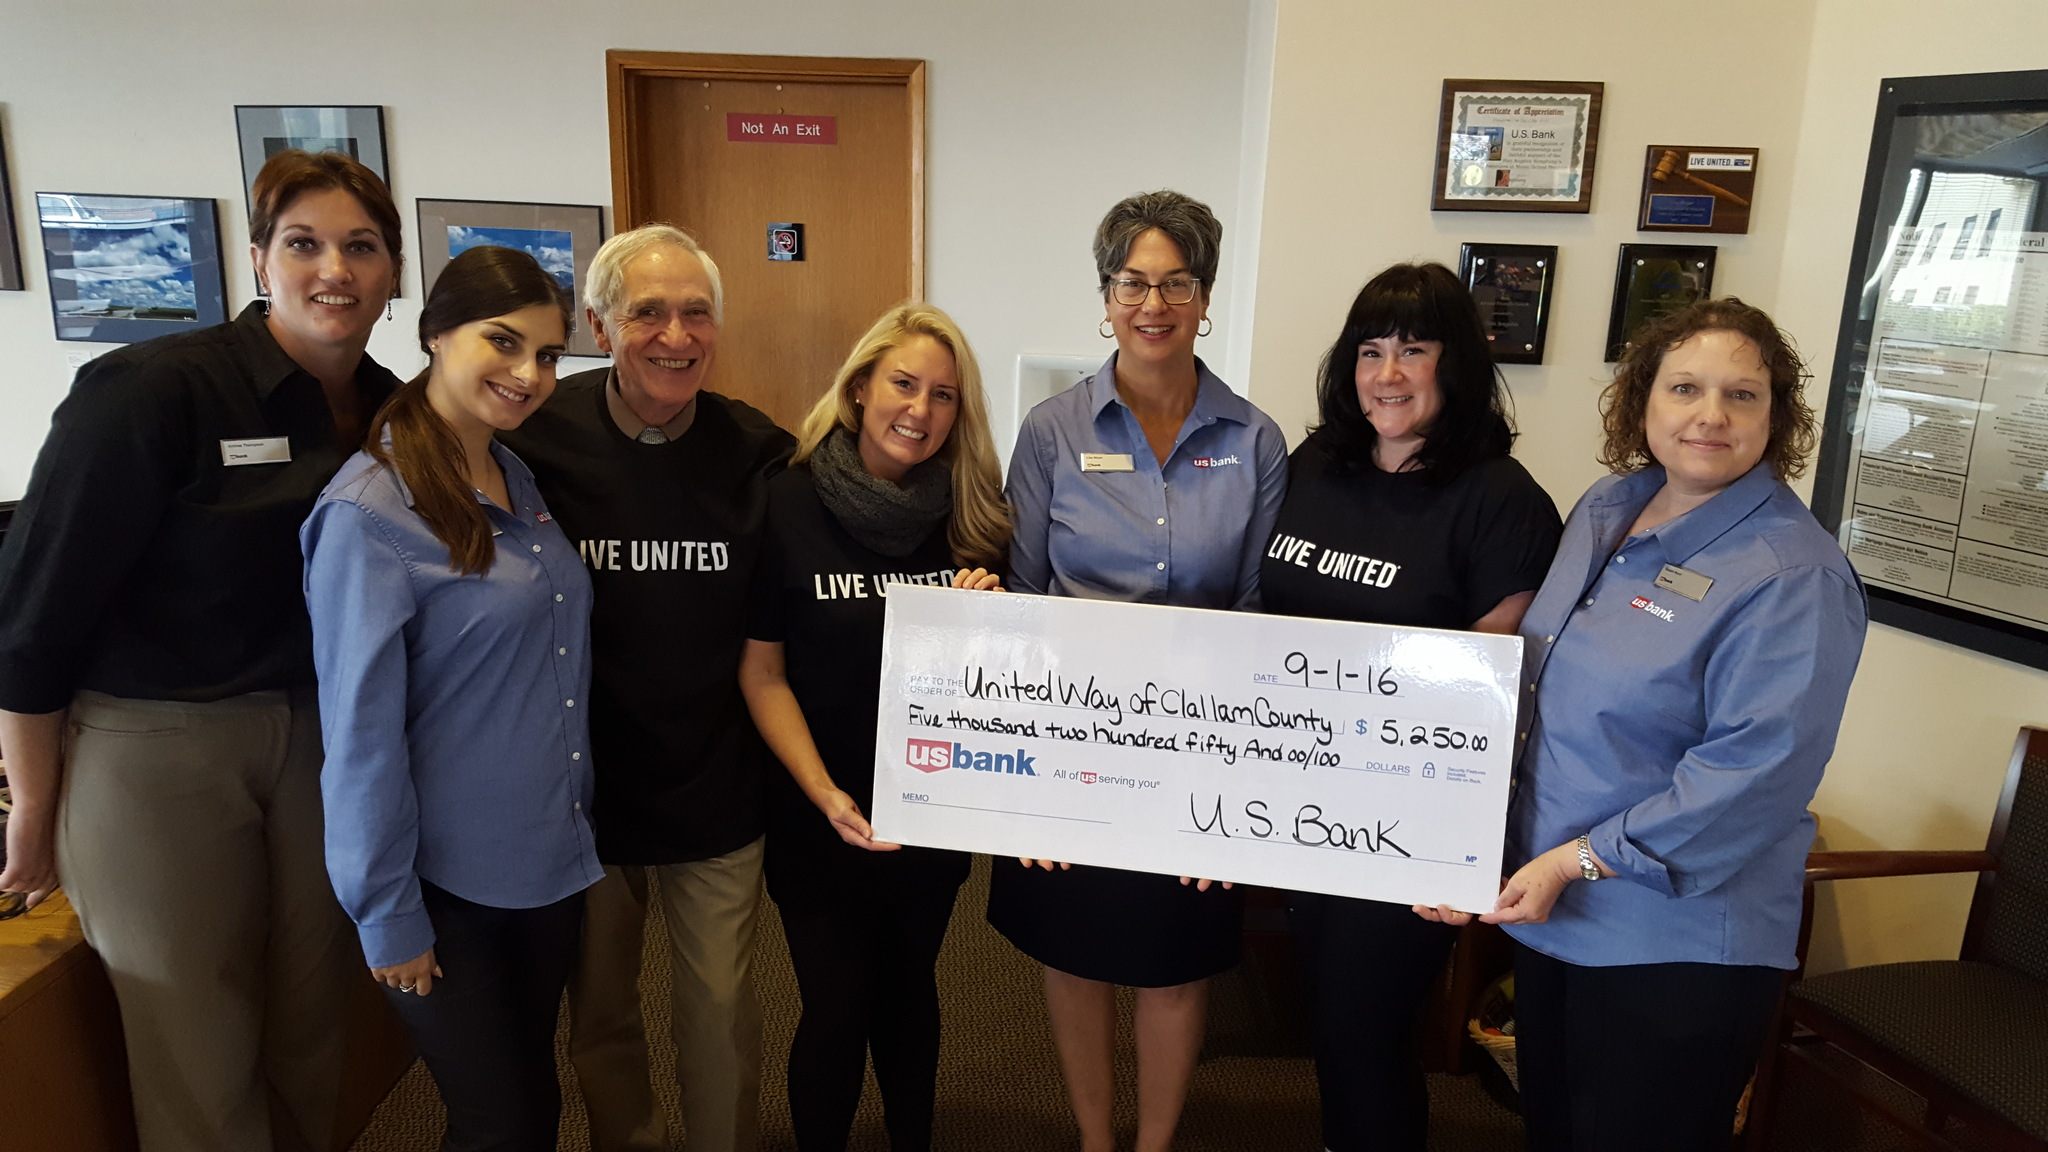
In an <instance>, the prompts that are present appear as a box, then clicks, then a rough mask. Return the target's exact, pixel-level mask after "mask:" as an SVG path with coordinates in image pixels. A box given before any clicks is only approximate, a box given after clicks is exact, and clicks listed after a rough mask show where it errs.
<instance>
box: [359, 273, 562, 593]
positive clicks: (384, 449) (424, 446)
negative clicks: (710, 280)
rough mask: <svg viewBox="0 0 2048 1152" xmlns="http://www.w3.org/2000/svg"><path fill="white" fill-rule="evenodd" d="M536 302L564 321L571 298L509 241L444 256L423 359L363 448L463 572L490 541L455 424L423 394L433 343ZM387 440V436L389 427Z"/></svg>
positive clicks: (423, 321)
mask: <svg viewBox="0 0 2048 1152" xmlns="http://www.w3.org/2000/svg"><path fill="white" fill-rule="evenodd" d="M536 304H552V305H554V306H555V307H556V308H557V309H559V310H560V311H561V313H562V327H563V329H564V330H567V328H568V326H569V298H568V296H567V295H566V294H564V293H563V292H562V289H561V287H560V286H559V285H557V284H556V283H555V278H554V277H552V276H550V275H548V274H547V273H546V272H545V271H543V270H542V269H541V266H540V265H539V263H537V262H536V261H535V260H534V258H533V257H531V256H528V255H527V254H526V253H524V252H521V251H519V250H517V249H514V248H496V247H490V246H485V247H479V248H471V249H470V250H469V251H467V252H464V253H463V254H461V255H460V256H457V257H456V258H455V259H453V260H450V261H449V262H448V266H447V267H446V268H443V269H442V270H441V277H440V279H438V280H436V281H434V290H433V291H432V292H431V293H429V294H428V295H427V305H426V307H425V308H422V309H420V351H422V352H425V353H426V354H427V366H426V368H425V369H423V370H422V371H421V372H420V374H419V375H417V376H415V377H413V378H412V379H410V380H408V381H406V382H405V383H404V384H402V385H400V386H399V388H398V391H396V392H393V393H392V394H391V399H389V400H386V401H385V402H384V407H382V408H379V409H378V410H377V415H376V416H375V417H374V418H373V419H372V420H371V421H370V435H369V438H368V441H367V442H366V443H365V444H364V445H363V449H364V450H365V451H367V452H368V453H369V454H370V455H371V456H374V457H376V459H377V462H378V463H380V464H382V465H384V466H385V467H386V468H390V469H392V470H393V471H395V472H397V473H398V477H399V479H401V480H403V481H405V486H406V488H407V489H409V490H410V491H411V492H412V506H413V511H415V512H417V513H419V516H420V519H422V520H425V521H426V522H427V527H428V528H430V529H432V530H433V533H434V537H435V539H437V540H439V541H441V543H442V544H445V545H447V547H448V559H449V561H450V562H451V563H453V564H454V566H455V570H456V571H458V572H460V573H462V574H463V575H466V576H467V575H481V574H482V573H485V572H488V571H490V570H491V557H492V556H493V555H494V546H493V545H492V544H491V523H490V521H489V520H488V519H486V518H485V517H484V509H483V505H481V504H479V503H477V499H476V489H475V487H474V486H473V485H471V484H470V482H469V476H468V474H467V473H466V472H465V471H464V467H463V465H464V461H463V456H462V444H461V442H460V441H458V440H457V439H456V438H455V430H454V429H453V428H450V427H449V426H448V422H447V421H446V420H443V419H442V418H441V414H440V413H438V412H436V411H434V406H433V405H432V404H431V403H429V402H428V401H427V381H428V380H429V379H431V378H432V377H433V375H434V361H433V355H434V353H433V348H432V347H431V344H432V342H433V341H434V340H435V339H436V338H438V337H440V336H441V335H442V334H443V333H446V332H452V331H454V330H455V329H457V328H460V327H462V326H463V325H464V324H473V323H475V322H476V321H478V320H488V319H490V318H491V317H493V316H503V315H505V314H507V313H510V312H517V311H519V310H520V309H522V308H531V307H533V306H534V305H536ZM387 430H388V431H389V432H390V435H391V443H390V444H389V445H386V444H385V443H384V435H385V432H386V431H387Z"/></svg>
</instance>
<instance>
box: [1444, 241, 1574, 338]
mask: <svg viewBox="0 0 2048 1152" xmlns="http://www.w3.org/2000/svg"><path fill="white" fill-rule="evenodd" d="M1556 277H1557V247H1556V245H1552V244H1467V245H1465V246H1464V247H1463V249H1462V250H1461V251H1460V252H1459V254H1458V279H1460V280H1462V281H1464V282H1465V287H1466V289H1467V290H1469V291H1470V292H1471V293H1472V302H1473V303H1474V304H1476V305H1478V307H1479V319H1480V321H1481V322H1482V323H1484V324H1485V325H1486V345H1487V348H1488V349H1489V350H1490V351H1491V352H1492V353H1493V361H1494V363H1496V364H1541V363H1543V337H1544V334H1545V333H1547V332H1548V331H1549V330H1550V286H1551V285H1552V284H1554V283H1556Z"/></svg>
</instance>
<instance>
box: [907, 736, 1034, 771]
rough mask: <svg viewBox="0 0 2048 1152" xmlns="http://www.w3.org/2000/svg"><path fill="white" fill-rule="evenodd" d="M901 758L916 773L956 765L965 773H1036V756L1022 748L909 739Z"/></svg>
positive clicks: (941, 769) (943, 769) (944, 768)
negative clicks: (989, 749)
mask: <svg viewBox="0 0 2048 1152" xmlns="http://www.w3.org/2000/svg"><path fill="white" fill-rule="evenodd" d="M903 759H904V760H905V761H907V762H908V763H909V764H910V766H911V767H912V768H915V769H917V770H918V771H919V772H943V771H945V770H946V769H948V768H959V769H961V770H963V771H968V772H1006V773H1008V774H1010V775H1012V776H1036V775H1038V773H1037V772H1035V771H1033V770H1032V767H1031V766H1032V765H1033V764H1034V763H1035V762H1036V761H1037V757H1035V756H1032V755H1031V754H1030V753H1028V752H1026V751H1024V750H1023V749H1022V748H1019V749H1017V751H1016V752H1014V753H1011V752H983V751H980V750H978V749H974V748H969V747H967V746H966V745H965V744H956V743H954V742H953V741H950V740H917V739H912V740H911V741H910V744H909V747H907V748H905V749H904V752H903Z"/></svg>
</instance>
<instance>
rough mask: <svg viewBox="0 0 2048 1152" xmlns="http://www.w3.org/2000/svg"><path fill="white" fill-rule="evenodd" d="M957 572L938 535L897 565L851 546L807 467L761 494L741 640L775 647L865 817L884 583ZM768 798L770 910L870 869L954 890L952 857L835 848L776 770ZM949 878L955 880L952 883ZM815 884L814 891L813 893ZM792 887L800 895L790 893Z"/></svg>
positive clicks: (835, 838)
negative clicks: (756, 556) (760, 529)
mask: <svg viewBox="0 0 2048 1152" xmlns="http://www.w3.org/2000/svg"><path fill="white" fill-rule="evenodd" d="M958 567H959V565H958V564H956V563H955V562H954V560H953V556H952V552H951V550H950V549H949V547H948V546H947V542H946V525H945V524H943V523H941V524H940V525H939V526H938V527H937V528H934V529H933V530H932V533H931V535H929V536H927V537H926V538H925V540H924V542H923V543H922V544H919V545H918V546H917V548H916V550H915V551H913V552H911V554H910V555H908V556H884V555H882V554H881V553H879V552H875V551H873V550H871V549H869V548H867V547H865V546H863V545H862V544H861V543H860V542H859V541H857V540H855V539H854V538H853V537H852V536H851V535H850V534H848V533H847V531H846V529H845V528H843V527H841V526H840V524H839V521H838V519H837V518H836V517H834V516H833V515H832V513H831V511H830V510H829V509H827V508H826V507H825V505H824V503H823V502H822V501H821V500H819V499H818V489H817V485H816V483H815V482H814V481H813V480H812V477H811V470H810V469H809V468H808V467H804V466H798V467H795V468H792V469H790V470H789V471H787V472H785V473H783V474H782V475H780V476H778V477H776V478H775V479H774V481H773V482H771V483H770V484H769V486H768V531H767V534H766V542H765V544H764V546H763V548H762V554H761V560H760V565H759V570H758V571H759V577H758V593H759V594H758V595H757V596H756V597H755V600H754V604H753V609H752V613H751V618H750V620H749V623H748V627H747V634H748V635H749V636H750V637H752V638H753V639H756V640H768V641H778V642H780V643H781V644H782V646H783V647H782V651H783V663H784V667H785V670H786V674H787V676H788V678H789V688H790V691H791V692H792V693H793V694H794V695H795V696H796V702H797V705H798V706H799V707H801V708H802V709H803V713H804V722H805V724H806V725H808V726H809V728H810V730H811V740H812V742H813V743H815V744H816V745H817V746H818V755H819V757H820V758H821V759H823V760H824V762H825V770H826V771H828V772H830V773H831V774H832V782H833V783H835V784H837V785H838V786H839V787H840V788H841V789H842V790H844V791H845V792H846V794H847V795H849V796H851V797H853V800H854V802H855V803H857V804H859V805H860V808H861V811H862V812H863V813H865V814H867V815H869V816H872V815H873V814H874V791H875V730H876V717H875V710H876V708H877V706H878V705H879V703H880V701H881V697H882V624H883V618H884V615H885V614H886V612H887V609H888V595H889V586H890V585H892V584H927V585H933V586H937V587H949V586H951V584H952V582H953V572H954V570H955V569H957V568H958ZM775 776H776V778H777V780H776V783H775V785H774V786H773V787H772V788H771V789H770V794H771V799H770V813H769V836H768V857H769V862H768V872H769V876H768V883H769V889H770V891H771V892H772V893H773V894H774V895H775V898H776V900H777V901H779V902H783V903H788V902H789V901H791V900H793V899H796V900H801V899H804V898H805V897H806V896H814V895H819V894H822V893H825V892H829V891H832V890H835V889H836V888H838V887H839V886H840V884H841V883H843V882H852V883H862V882H866V879H867V878H872V877H873V873H872V872H871V871H870V870H871V869H877V868H879V869H883V870H886V871H887V872H888V873H889V874H891V875H895V876H901V877H904V878H906V879H907V878H908V874H910V873H913V872H914V873H917V874H919V876H920V877H921V878H923V879H927V880H937V881H941V882H945V881H950V882H951V883H955V884H957V883H958V882H959V881H960V879H962V878H964V877H965V876H966V873H967V857H966V856H965V855H963V854H960V853H953V852H935V851H932V850H930V849H916V848H905V849H903V850H902V851H900V852H890V853H875V852H867V851H865V850H863V849H859V848H855V847H852V846H851V845H848V844H846V843H845V842H844V841H842V840H840V839H839V834H838V833H837V832H835V831H833V829H832V826H831V823H830V822H829V821H827V820H826V819H825V818H824V816H822V815H821V814H819V812H818V809H817V807H816V806H815V805H813V804H812V803H811V802H810V800H809V799H808V798H806V797H805V796H804V794H803V791H802V790H801V789H799V788H798V787H797V786H796V781H795V780H794V779H792V778H791V777H790V775H789V773H788V771H787V770H785V769H782V768H781V766H780V765H777V766H776V771H775ZM955 873H957V875H956V874H955ZM814 881H815V882H814ZM798 885H801V887H802V889H803V890H802V891H797V890H796V888H797V886H798Z"/></svg>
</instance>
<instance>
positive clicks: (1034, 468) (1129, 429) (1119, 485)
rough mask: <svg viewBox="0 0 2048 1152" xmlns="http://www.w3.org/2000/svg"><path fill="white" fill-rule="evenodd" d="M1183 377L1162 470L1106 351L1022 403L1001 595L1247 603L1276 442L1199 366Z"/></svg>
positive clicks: (1278, 468) (1274, 434)
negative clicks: (1176, 427)
mask: <svg viewBox="0 0 2048 1152" xmlns="http://www.w3.org/2000/svg"><path fill="white" fill-rule="evenodd" d="M1195 372H1196V377H1197V383H1196V387H1195V405H1194V408H1193V409H1192V410H1191V411H1190V412H1189V413H1188V415H1187V419H1186V420H1185V421H1183V422H1182V423H1181V427H1180V432H1179V433H1178V434H1177V435H1175V437H1174V441H1173V450H1172V451H1171V452H1170V453H1168V455H1167V458H1166V463H1165V464H1164V465H1163V466H1162V465H1161V464H1160V463H1159V461H1158V459H1157V458H1156V457H1155V456H1154V455H1153V454H1152V448H1151V446H1150V445H1149V444H1147V443H1146V441H1145V433H1144V430H1143V429H1142V428H1140V427H1139V425H1138V418H1137V416H1136V415H1134V414H1133V413H1132V412H1131V410H1130V409H1129V408H1127V407H1125V406H1124V402H1123V401H1122V400H1121V399H1119V398H1118V397H1117V394H1116V356H1115V354H1113V353H1112V354H1111V355H1110V358H1109V359H1108V360H1107V361H1106V362H1104V364H1103V365H1102V367H1101V369H1100V370H1098V371H1097V372H1096V373H1095V375H1093V376H1090V377H1088V378H1087V379H1085V380H1083V381H1081V382H1080V383H1078V384H1076V385H1074V386H1073V387H1072V388H1069V389H1068V390H1067V391H1065V392H1062V393H1060V394H1059V395H1057V396H1054V397H1052V398H1051V399H1049V400H1046V401H1043V402H1042V403H1040V404H1038V405H1037V406H1036V407H1034V408H1032V409H1031V412H1030V414H1029V415H1027V416H1026V417H1025V418H1024V427H1023V428H1022V430H1020V431H1019V432H1018V434H1017V450H1016V452H1014V453H1013V454H1012V456H1011V459H1010V482H1009V486H1008V488H1007V495H1008V497H1009V500H1010V510H1011V513H1012V514H1013V515H1014V516H1015V517H1016V526H1017V527H1016V534H1015V536H1014V537H1013V538H1012V540H1011V544H1010V579H1009V585H1010V587H1011V588H1012V589H1014V590H1016V591H1019V592H1035V593H1045V594H1050V595H1054V596H1080V597H1085V598H1088V599H1094V600H1124V601H1133V602H1137V603H1144V604H1175V605H1180V606H1182V607H1189V608H1235V609H1248V610H1256V609H1257V608H1258V598H1259V560H1260V557H1261V554H1262V552H1263V550H1264V549H1265V546H1266V538H1267V536H1269V535H1271V533H1272V530H1273V522H1274V521H1275V520H1276V519H1277V518H1278V517H1279V515H1280V504H1281V501H1282V500H1284V499H1285V498H1286V496H1287V440H1286V437H1284V436H1282V435H1281V434H1280V427H1279V425H1277V424H1275V423H1273V420H1272V418H1271V417H1269V416H1267V415H1266V414H1265V413H1264V412H1261V411H1259V410H1258V409H1257V408H1255V407H1253V406H1252V403H1251V402H1250V401H1249V400H1246V399H1245V398H1244V397H1242V396H1239V395H1238V394H1237V393H1235V392H1232V391H1231V390H1230V386H1229V385H1227V384H1225V383H1224V382H1223V381H1222V380H1220V379H1218V378H1217V376H1216V374H1215V373H1213V372H1211V371H1209V368H1208V366H1207V365H1205V364H1203V363H1202V362H1201V361H1200V360H1199V359H1197V360H1196V361H1195ZM1090 459H1092V462H1093V466H1092V467H1091V466H1090V465H1089V464H1088V463H1084V460H1090Z"/></svg>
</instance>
